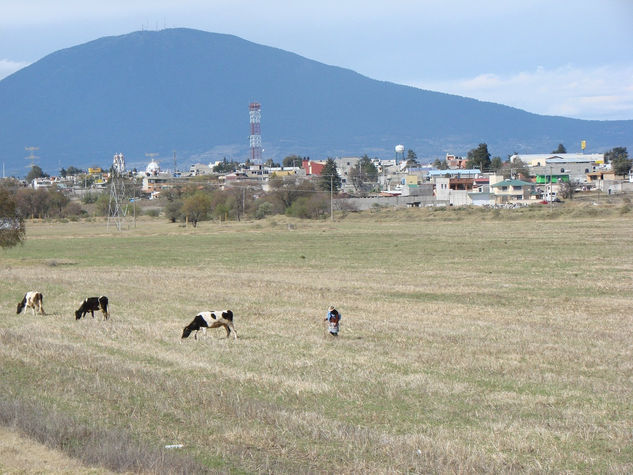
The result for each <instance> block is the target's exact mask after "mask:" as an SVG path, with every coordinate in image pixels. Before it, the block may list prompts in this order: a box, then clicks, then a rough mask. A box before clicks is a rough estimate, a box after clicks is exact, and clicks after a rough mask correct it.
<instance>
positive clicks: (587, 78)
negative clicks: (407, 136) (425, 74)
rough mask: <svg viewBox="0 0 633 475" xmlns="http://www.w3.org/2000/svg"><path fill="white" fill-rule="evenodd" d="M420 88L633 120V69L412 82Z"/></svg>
mask: <svg viewBox="0 0 633 475" xmlns="http://www.w3.org/2000/svg"><path fill="white" fill-rule="evenodd" d="M408 84H410V85H412V86H415V87H420V88H424V89H431V90H434V91H440V92H446V93H450V94H458V95H460V96H466V97H472V98H475V99H479V100H482V101H490V102H496V103H500V104H505V105H509V106H512V107H517V108H519V109H524V110H526V111H529V112H534V113H537V114H546V115H562V116H566V117H574V118H579V119H597V120H607V119H633V66H631V65H626V66H622V65H607V66H601V67H596V68H579V67H575V66H572V65H567V66H564V67H560V68H556V69H546V68H544V67H541V66H539V67H537V68H536V69H535V70H534V71H522V72H518V73H516V74H512V75H500V74H494V73H484V74H479V75H477V76H475V77H471V78H462V79H454V80H449V81H417V82H408Z"/></svg>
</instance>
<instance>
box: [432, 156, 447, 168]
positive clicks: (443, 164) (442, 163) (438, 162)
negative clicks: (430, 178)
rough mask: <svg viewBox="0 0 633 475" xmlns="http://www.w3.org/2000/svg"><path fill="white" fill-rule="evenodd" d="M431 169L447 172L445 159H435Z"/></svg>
mask: <svg viewBox="0 0 633 475" xmlns="http://www.w3.org/2000/svg"><path fill="white" fill-rule="evenodd" d="M433 167H434V168H436V169H438V170H447V169H448V163H446V159H444V160H440V159H439V158H436V159H435V160H434V161H433Z"/></svg>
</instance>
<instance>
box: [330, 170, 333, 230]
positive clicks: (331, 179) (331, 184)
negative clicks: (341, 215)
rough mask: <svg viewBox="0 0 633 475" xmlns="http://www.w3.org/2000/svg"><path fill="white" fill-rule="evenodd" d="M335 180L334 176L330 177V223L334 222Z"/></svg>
mask: <svg viewBox="0 0 633 475" xmlns="http://www.w3.org/2000/svg"><path fill="white" fill-rule="evenodd" d="M333 178H334V175H330V221H332V222H334V200H333V199H332V195H333V188H334V187H333Z"/></svg>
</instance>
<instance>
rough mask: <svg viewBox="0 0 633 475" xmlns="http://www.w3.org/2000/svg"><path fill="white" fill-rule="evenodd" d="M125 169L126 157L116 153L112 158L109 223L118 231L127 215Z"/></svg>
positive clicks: (108, 225)
mask: <svg viewBox="0 0 633 475" xmlns="http://www.w3.org/2000/svg"><path fill="white" fill-rule="evenodd" d="M124 171H125V157H124V156H123V154H122V153H115V154H114V158H113V159H112V175H111V176H110V202H109V203H108V224H107V228H108V229H110V223H112V224H113V225H114V226H116V228H117V230H118V231H121V227H122V226H123V224H124V223H125V217H126V215H127V209H128V201H127V199H126V193H125V180H124V179H123V172H124Z"/></svg>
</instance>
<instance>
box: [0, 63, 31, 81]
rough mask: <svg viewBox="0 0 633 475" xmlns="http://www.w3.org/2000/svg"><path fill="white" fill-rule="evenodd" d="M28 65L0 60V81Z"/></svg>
mask: <svg viewBox="0 0 633 475" xmlns="http://www.w3.org/2000/svg"><path fill="white" fill-rule="evenodd" d="M28 65H29V63H25V62H20V61H11V60H10V59H0V80H2V79H4V78H5V77H7V76H9V75H10V74H13V73H14V72H16V71H18V70H20V69H22V68H24V67H25V66H28Z"/></svg>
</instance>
